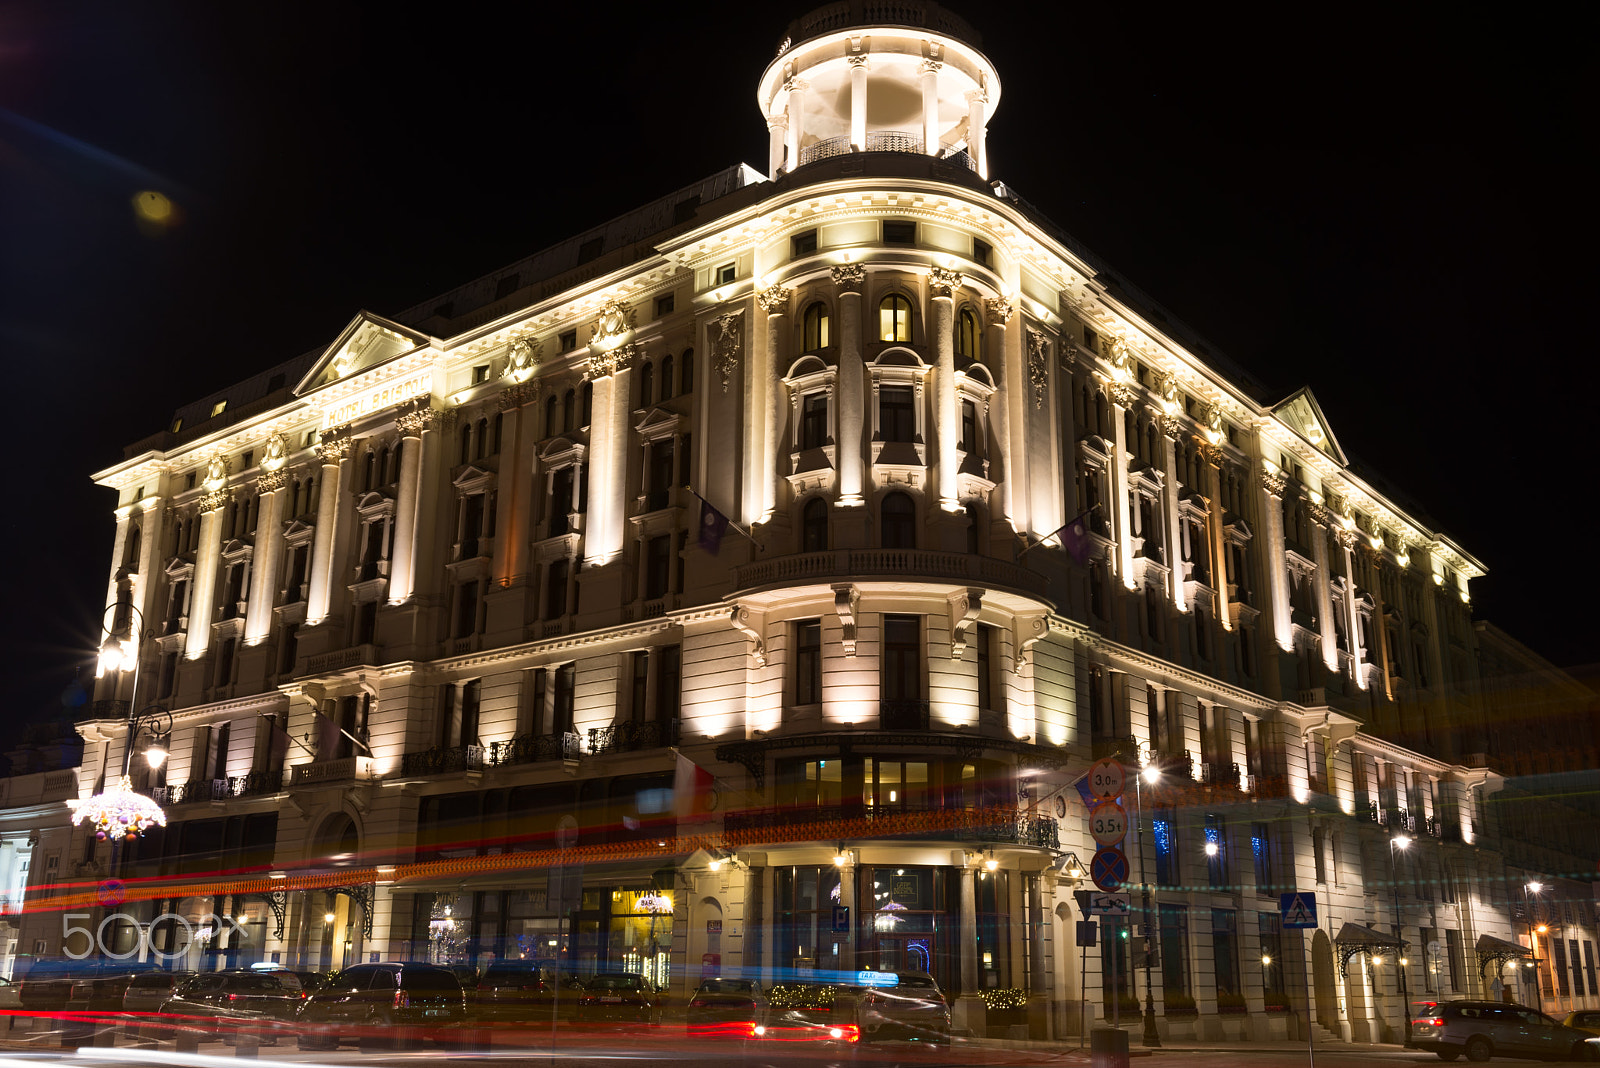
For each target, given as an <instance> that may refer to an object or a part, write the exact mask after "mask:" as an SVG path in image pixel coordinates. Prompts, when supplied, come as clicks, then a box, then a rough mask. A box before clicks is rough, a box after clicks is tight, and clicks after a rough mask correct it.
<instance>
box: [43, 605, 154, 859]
mask: <svg viewBox="0 0 1600 1068" xmlns="http://www.w3.org/2000/svg"><path fill="white" fill-rule="evenodd" d="M113 612H115V613H116V615H115V617H113V620H112V624H111V626H109V627H107V628H106V637H105V640H104V641H103V642H102V643H101V646H100V672H101V674H115V675H119V676H120V674H121V673H122V670H123V665H124V664H127V663H129V662H130V661H131V662H132V665H133V690H132V692H131V693H130V694H129V700H128V735H127V741H126V742H125V743H124V744H123V750H122V777H121V778H120V779H119V780H118V781H117V783H116V784H115V785H114V786H112V787H110V788H109V789H107V790H106V791H105V792H104V793H99V794H94V795H93V796H90V797H85V798H81V799H75V800H72V801H68V802H67V807H68V808H70V809H72V822H73V823H82V824H86V825H92V826H93V827H94V828H95V837H96V838H98V839H100V840H101V841H106V840H108V839H109V840H113V841H114V840H116V839H119V838H120V839H125V840H126V841H129V842H131V841H133V840H135V839H136V838H138V837H139V836H140V835H141V834H143V833H144V832H145V831H146V830H147V829H148V828H150V827H154V826H159V827H165V826H166V825H167V814H166V813H165V812H163V811H161V806H160V805H158V804H156V803H155V801H153V800H152V799H151V798H148V797H146V796H145V795H144V794H140V793H135V792H134V789H133V782H132V780H131V779H130V778H129V774H128V773H129V771H130V769H131V767H132V763H133V749H134V746H135V745H137V744H138V740H139V737H140V735H142V734H148V735H149V736H150V745H148V746H147V747H146V748H145V754H144V755H145V760H146V761H148V762H149V764H150V766H151V767H152V768H159V767H160V766H161V765H162V763H163V762H164V761H165V760H166V759H167V748H166V745H167V739H168V738H169V737H170V736H171V735H172V713H171V712H168V711H167V710H166V709H165V708H162V707H161V706H160V705H156V704H152V705H149V706H147V707H145V708H144V709H143V710H142V711H136V709H138V698H139V660H140V657H139V652H140V647H141V644H142V642H143V638H144V617H143V615H141V614H140V612H139V610H138V609H137V608H135V607H134V606H133V605H131V604H125V603H123V602H120V601H119V602H115V603H112V604H110V605H107V606H106V613H107V614H108V615H110V614H111V613H113ZM123 613H129V614H131V616H132V618H131V619H127V620H126V622H124V621H123V619H122V617H123Z"/></svg>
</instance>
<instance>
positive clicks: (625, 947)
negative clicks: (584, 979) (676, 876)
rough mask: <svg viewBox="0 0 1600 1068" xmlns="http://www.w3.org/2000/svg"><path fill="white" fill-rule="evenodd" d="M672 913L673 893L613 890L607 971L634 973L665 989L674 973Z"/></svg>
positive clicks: (666, 891)
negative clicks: (672, 964)
mask: <svg viewBox="0 0 1600 1068" xmlns="http://www.w3.org/2000/svg"><path fill="white" fill-rule="evenodd" d="M673 912H674V902H673V898H672V893H671V891H668V890H613V891H612V892H611V931H610V934H611V937H610V946H609V947H608V948H609V950H610V952H609V954H608V958H609V959H608V963H607V965H606V969H607V970H611V971H624V972H632V973H633V974H635V975H642V976H644V977H645V978H646V979H648V980H650V982H652V983H654V984H655V985H657V986H665V985H666V984H667V981H668V978H669V977H670V975H671V971H672V969H671V962H672V924H673ZM595 970H596V971H599V970H600V969H599V968H598V967H597V968H596V969H595Z"/></svg>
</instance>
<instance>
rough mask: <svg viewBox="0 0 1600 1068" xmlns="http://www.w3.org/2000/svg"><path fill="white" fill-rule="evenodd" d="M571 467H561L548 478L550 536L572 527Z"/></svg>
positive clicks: (565, 531)
mask: <svg viewBox="0 0 1600 1068" xmlns="http://www.w3.org/2000/svg"><path fill="white" fill-rule="evenodd" d="M572 478H573V469H572V468H570V467H562V468H558V469H557V470H556V473H555V475H554V476H552V478H551V479H550V537H552V538H554V537H556V536H557V535H560V534H565V533H567V532H568V531H569V530H571V529H572Z"/></svg>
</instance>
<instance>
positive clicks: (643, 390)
mask: <svg viewBox="0 0 1600 1068" xmlns="http://www.w3.org/2000/svg"><path fill="white" fill-rule="evenodd" d="M655 384H656V368H655V364H652V363H645V364H643V365H641V366H640V368H639V405H640V407H643V406H645V405H648V404H649V403H650V394H651V392H652V391H653V390H654V389H655Z"/></svg>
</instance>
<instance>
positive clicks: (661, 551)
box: [644, 534, 672, 601]
mask: <svg viewBox="0 0 1600 1068" xmlns="http://www.w3.org/2000/svg"><path fill="white" fill-rule="evenodd" d="M671 564H672V536H671V535H669V534H658V535H656V536H655V537H653V538H651V539H650V540H649V541H647V542H645V567H644V598H645V600H647V601H654V600H657V599H659V598H662V597H665V596H666V595H667V582H668V581H669V578H670V576H671V574H672V572H671Z"/></svg>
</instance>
